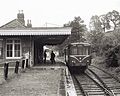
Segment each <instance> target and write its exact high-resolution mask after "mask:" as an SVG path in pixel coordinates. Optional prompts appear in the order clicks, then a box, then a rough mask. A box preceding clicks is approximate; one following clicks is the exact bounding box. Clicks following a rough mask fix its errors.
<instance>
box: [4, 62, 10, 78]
mask: <svg viewBox="0 0 120 96" xmlns="http://www.w3.org/2000/svg"><path fill="white" fill-rule="evenodd" d="M8 66H9V63H8V62H6V63H5V64H4V79H5V80H7V78H8Z"/></svg>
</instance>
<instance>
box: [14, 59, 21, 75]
mask: <svg viewBox="0 0 120 96" xmlns="http://www.w3.org/2000/svg"><path fill="white" fill-rule="evenodd" d="M19 63H20V62H19V61H16V64H15V73H16V74H18V70H19Z"/></svg>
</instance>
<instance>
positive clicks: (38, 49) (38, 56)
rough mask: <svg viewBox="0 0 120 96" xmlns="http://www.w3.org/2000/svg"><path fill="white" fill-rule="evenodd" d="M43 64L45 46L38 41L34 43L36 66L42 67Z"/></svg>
mask: <svg viewBox="0 0 120 96" xmlns="http://www.w3.org/2000/svg"><path fill="white" fill-rule="evenodd" d="M41 63H43V44H41V43H40V42H38V41H35V42H34V64H35V65H40V64H41Z"/></svg>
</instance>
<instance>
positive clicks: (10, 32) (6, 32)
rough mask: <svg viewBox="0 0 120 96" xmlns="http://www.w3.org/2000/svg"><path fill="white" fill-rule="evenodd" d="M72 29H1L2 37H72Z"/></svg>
mask: <svg viewBox="0 0 120 96" xmlns="http://www.w3.org/2000/svg"><path fill="white" fill-rule="evenodd" d="M70 34H71V28H70V27H33V28H5V29H3V28H0V36H23V35H25V36H29V35H33V36H35V35H70Z"/></svg>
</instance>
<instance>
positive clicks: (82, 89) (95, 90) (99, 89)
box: [72, 72, 115, 96]
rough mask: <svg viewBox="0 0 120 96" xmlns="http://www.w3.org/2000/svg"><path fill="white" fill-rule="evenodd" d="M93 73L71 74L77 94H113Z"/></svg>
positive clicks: (85, 95) (101, 95) (103, 95)
mask: <svg viewBox="0 0 120 96" xmlns="http://www.w3.org/2000/svg"><path fill="white" fill-rule="evenodd" d="M93 75H94V74H93V73H90V72H86V73H84V74H72V77H73V81H74V85H75V89H76V92H77V95H78V96H115V95H114V94H113V93H112V91H111V90H109V88H108V87H106V86H104V85H103V84H102V82H100V80H99V79H98V78H96V77H95V76H93Z"/></svg>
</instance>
